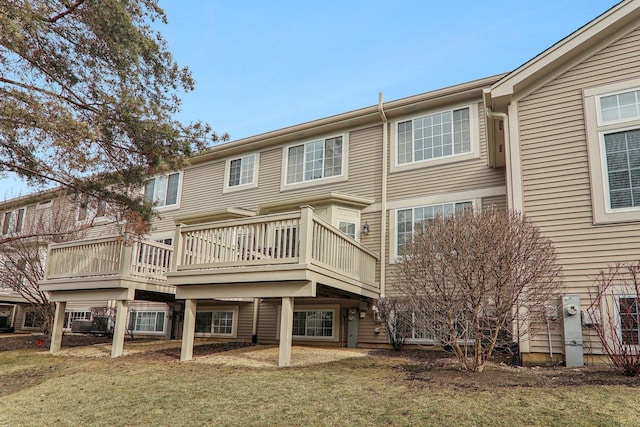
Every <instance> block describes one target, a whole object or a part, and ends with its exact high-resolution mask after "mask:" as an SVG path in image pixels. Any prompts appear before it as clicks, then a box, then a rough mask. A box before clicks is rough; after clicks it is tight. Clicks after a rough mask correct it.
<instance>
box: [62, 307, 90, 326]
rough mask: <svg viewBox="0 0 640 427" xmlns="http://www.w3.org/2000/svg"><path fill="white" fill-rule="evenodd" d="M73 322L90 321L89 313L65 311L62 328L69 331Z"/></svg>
mask: <svg viewBox="0 0 640 427" xmlns="http://www.w3.org/2000/svg"><path fill="white" fill-rule="evenodd" d="M74 320H91V312H90V311H65V313H64V326H63V327H64V328H65V329H71V324H72V323H73V321H74Z"/></svg>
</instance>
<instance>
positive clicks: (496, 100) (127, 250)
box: [41, 0, 640, 365]
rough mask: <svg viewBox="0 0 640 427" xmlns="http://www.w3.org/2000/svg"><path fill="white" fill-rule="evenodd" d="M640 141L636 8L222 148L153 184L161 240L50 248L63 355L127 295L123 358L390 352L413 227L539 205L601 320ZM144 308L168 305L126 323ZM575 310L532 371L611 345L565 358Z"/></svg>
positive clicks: (638, 254) (571, 274)
mask: <svg viewBox="0 0 640 427" xmlns="http://www.w3.org/2000/svg"><path fill="white" fill-rule="evenodd" d="M639 133H640V0H627V1H623V2H621V3H620V4H618V5H616V6H615V7H613V8H612V9H610V10H609V11H607V12H605V13H604V14H603V15H601V16H600V17H598V18H596V19H595V20H593V21H592V22H590V23H589V24H587V25H585V26H584V27H582V28H581V29H579V30H578V31H576V32H575V33H573V34H571V35H570V36H568V37H567V38H565V39H563V40H562V41H560V42H559V43H557V44H556V45H554V46H552V47H551V48H549V49H548V50H546V51H545V52H543V53H541V54H540V55H538V56H536V57H535V58H533V59H532V60H530V61H529V62H527V63H526V64H524V65H522V66H521V67H519V68H518V69H516V70H515V71H513V72H511V73H508V74H506V75H500V76H494V77H489V78H486V79H481V80H477V81H473V82H469V83H464V84H461V85H457V86H453V87H449V88H444V89H440V90H436V91H432V92H428V93H424V94H420V95H416V96H412V97H409V98H404V99H400V100H395V101H390V102H382V101H381V102H380V103H379V104H378V105H376V106H371V107H367V108H363V109H360V110H356V111H352V112H347V113H344V114H339V115H336V116H332V117H327V118H324V119H320V120H316V121H313V122H309V123H303V124H299V125H295V126H292V127H289V128H285V129H281V130H277V131H273V132H269V133H266V134H262V135H258V136H255V137H250V138H246V139H242V140H239V141H235V142H231V143H227V144H223V145H220V146H216V147H213V148H211V149H209V150H208V151H207V152H205V153H203V154H200V155H197V156H195V157H194V158H192V159H191V165H190V166H189V167H187V168H186V169H184V170H182V171H178V172H175V173H172V174H168V175H165V176H159V177H155V178H153V179H151V180H149V181H148V183H147V185H146V186H145V189H144V192H145V194H146V195H147V197H149V198H152V199H153V200H155V201H156V202H157V205H158V208H157V209H158V213H159V214H160V216H161V219H159V220H156V221H155V222H154V223H153V227H152V232H151V234H150V235H149V236H148V239H147V240H145V241H143V242H131V243H130V244H129V243H127V242H126V241H123V240H122V239H120V238H117V237H113V236H112V237H109V236H105V237H98V236H95V238H92V239H87V240H84V241H81V242H74V243H65V244H60V245H52V246H50V249H49V254H48V269H47V271H48V273H47V277H46V280H44V281H43V282H41V289H43V290H46V291H47V292H49V293H50V295H51V297H52V299H53V300H55V301H57V302H58V303H59V304H58V309H57V315H58V321H57V322H56V328H55V332H56V333H55V334H54V339H53V340H52V347H51V350H52V351H56V350H57V349H58V348H59V345H60V336H61V331H62V328H63V327H64V326H65V325H64V321H63V317H62V314H63V313H64V312H65V310H66V308H67V307H69V306H71V305H72V304H84V302H85V301H115V302H114V303H113V304H115V306H116V307H117V311H118V314H119V316H118V319H117V320H116V324H115V335H114V346H113V352H112V355H113V356H118V355H120V354H121V353H122V340H123V337H124V334H125V332H126V330H127V327H128V326H127V325H128V324H134V325H135V326H136V328H138V329H139V330H140V331H143V330H144V331H146V332H151V333H157V334H158V335H163V334H164V335H167V336H168V335H171V336H182V341H183V344H182V355H181V359H182V360H187V359H190V358H191V357H192V346H193V341H194V337H199V336H203V337H219V338H221V339H233V340H246V341H250V340H254V341H256V340H257V341H258V342H261V343H277V342H280V361H279V364H280V365H288V364H289V361H290V345H291V342H292V341H293V342H299V343H307V344H318V345H332V346H349V347H355V346H378V345H384V344H385V343H386V342H387V339H386V337H385V336H384V333H380V330H381V328H380V324H379V322H378V321H377V320H376V317H375V312H374V301H375V299H376V298H378V297H379V296H381V295H385V294H393V293H394V289H395V285H396V283H397V280H398V278H397V273H396V269H395V260H396V257H397V254H398V249H399V248H401V247H402V244H403V242H404V241H405V240H406V239H407V238H408V237H409V236H410V235H411V232H412V230H413V225H414V224H415V223H417V222H419V221H421V220H423V219H425V218H429V217H431V216H434V215H437V213H439V212H448V211H455V210H456V209H459V208H462V207H465V206H470V205H471V206H474V207H481V206H491V205H496V206H508V207H510V208H514V209H518V210H521V211H523V212H524V213H525V214H526V215H527V217H528V218H530V219H531V220H533V221H534V222H535V223H536V224H537V225H538V226H539V227H540V228H541V229H542V231H543V232H544V234H545V235H546V236H548V237H550V238H551V239H552V240H553V241H554V243H555V245H556V247H557V249H558V252H559V259H560V262H561V263H562V265H563V269H564V272H565V273H564V274H565V281H566V285H565V286H566V289H565V290H564V292H563V294H567V295H573V296H575V298H576V300H572V301H578V305H580V304H582V306H583V307H585V306H586V302H587V301H586V300H587V297H588V294H589V289H590V287H591V286H592V281H593V276H594V275H595V274H596V273H597V272H598V271H600V270H602V269H606V268H607V267H608V265H609V264H612V263H615V262H622V261H634V260H638V259H640V161H639V160H638V159H640V138H638V136H637V134H639ZM620 139H622V140H623V141H624V144H622V145H621V144H619V143H617V142H616V141H619V140H620ZM623 160H624V161H623ZM633 297H635V298H637V296H633ZM143 301H146V303H142V302H143ZM137 304H141V305H140V306H139V307H155V308H154V309H151V310H148V309H144V310H143V309H134V310H135V311H134V313H135V314H133V315H128V314H127V313H128V311H132V310H131V309H132V307H136V305H137ZM150 304H152V305H150ZM563 314H564V308H563V309H562V310H561V313H560V319H559V320H557V321H553V325H552V330H551V339H550V340H548V339H547V334H544V336H543V337H538V336H532V337H529V339H525V340H522V341H521V344H520V345H521V351H522V353H523V357H524V360H525V361H530V362H535V361H537V360H540V356H541V355H544V356H545V357H548V353H549V350H550V348H549V346H550V345H552V346H553V348H554V349H556V351H558V349H559V350H560V351H562V352H567V351H575V350H576V349H578V350H579V351H580V352H582V349H583V348H584V351H585V352H587V353H592V354H598V353H599V352H601V349H600V348H599V347H598V345H596V344H595V340H593V338H594V337H593V333H592V331H591V330H590V329H589V327H588V326H585V327H583V328H582V337H580V338H579V339H577V340H574V342H573V344H572V345H573V347H572V348H567V349H565V348H564V344H565V343H564V342H563V329H562V326H563V317H564V316H563ZM131 319H133V320H131ZM170 331H172V332H170ZM635 333H637V330H636V331H635ZM421 340H422V341H424V342H429V340H428V339H425V338H424V337H423V338H421ZM431 342H432V341H431ZM583 342H584V343H585V344H584V346H582V344H583ZM587 343H592V345H587Z"/></svg>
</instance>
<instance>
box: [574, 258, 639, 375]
mask: <svg viewBox="0 0 640 427" xmlns="http://www.w3.org/2000/svg"><path fill="white" fill-rule="evenodd" d="M594 285H595V286H594V287H593V288H595V291H594V292H591V293H590V295H589V297H590V301H591V304H590V306H589V308H588V309H587V310H586V315H587V316H589V322H590V323H591V325H592V327H593V329H594V330H595V331H596V334H597V335H598V338H599V339H600V342H601V343H602V348H603V350H604V352H605V353H606V354H607V356H609V359H610V360H611V362H612V363H613V364H614V365H615V366H616V367H617V368H618V369H620V371H621V372H622V373H623V374H624V375H627V376H636V375H638V374H640V337H639V328H638V325H639V322H638V320H639V316H640V304H639V300H638V296H640V262H638V263H627V264H617V265H615V266H611V267H609V269H608V270H607V271H601V272H600V273H599V274H598V276H597V278H596V280H595V283H594Z"/></svg>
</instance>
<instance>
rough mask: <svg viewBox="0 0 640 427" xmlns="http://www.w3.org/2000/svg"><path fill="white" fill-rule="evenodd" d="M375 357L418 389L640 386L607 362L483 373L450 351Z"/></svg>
mask: <svg viewBox="0 0 640 427" xmlns="http://www.w3.org/2000/svg"><path fill="white" fill-rule="evenodd" d="M371 355H372V356H373V357H385V358H393V359H395V360H397V361H398V362H399V363H398V364H397V365H396V369H397V371H399V372H400V373H401V374H402V375H403V376H404V377H405V379H406V380H407V381H409V382H410V383H411V385H412V386H413V387H416V388H429V387H447V388H451V389H454V390H467V391H468V390H472V391H477V392H482V391H489V390H493V389H496V388H497V389H501V388H502V389H510V388H514V387H539V388H543V387H551V388H554V387H567V386H585V385H625V386H630V387H637V386H640V377H625V376H624V375H622V374H621V373H620V372H618V371H616V370H615V369H614V368H613V367H611V366H608V365H597V366H587V367H584V368H565V367H555V368H548V367H513V366H510V365H508V364H505V363H498V362H488V363H487V364H486V365H485V368H484V370H483V372H474V373H471V372H464V371H462V369H461V368H460V366H459V365H458V362H457V360H456V359H455V357H453V356H452V355H451V354H449V353H446V352H441V351H429V350H426V351H425V350H409V351H402V352H400V353H396V352H391V351H385V350H382V351H381V350H377V351H372V353H371Z"/></svg>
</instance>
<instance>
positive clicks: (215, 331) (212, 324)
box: [195, 310, 237, 337]
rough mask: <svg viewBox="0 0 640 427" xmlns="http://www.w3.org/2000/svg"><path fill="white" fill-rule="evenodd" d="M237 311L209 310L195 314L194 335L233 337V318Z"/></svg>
mask: <svg viewBox="0 0 640 427" xmlns="http://www.w3.org/2000/svg"><path fill="white" fill-rule="evenodd" d="M236 312H237V310H211V311H198V312H196V330H195V331H196V333H200V334H207V335H221V336H229V337H233V336H235V328H234V326H235V325H234V318H235V317H236Z"/></svg>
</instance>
